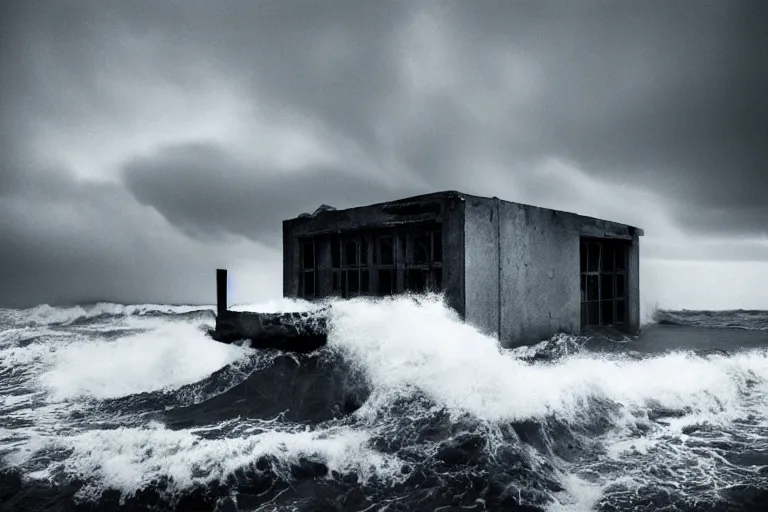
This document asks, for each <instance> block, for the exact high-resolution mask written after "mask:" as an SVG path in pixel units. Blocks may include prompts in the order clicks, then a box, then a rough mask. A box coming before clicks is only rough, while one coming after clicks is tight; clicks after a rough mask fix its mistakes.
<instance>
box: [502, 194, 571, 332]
mask: <svg viewBox="0 0 768 512" xmlns="http://www.w3.org/2000/svg"><path fill="white" fill-rule="evenodd" d="M569 217H570V216H569V215H567V214H562V213H559V212H556V211H553V210H546V209H543V208H536V207H531V206H525V205H520V204H515V203H508V202H505V201H502V202H501V203H500V205H499V220H500V227H499V232H500V237H499V241H500V247H501V279H500V283H501V293H500V295H501V300H500V303H499V306H500V315H501V333H500V340H501V342H502V344H504V345H505V346H517V345H522V344H527V343H531V342H537V341H541V340H543V339H546V338H548V337H550V336H552V335H553V334H555V333H558V332H578V331H579V329H580V322H581V318H580V315H581V295H580V280H579V231H578V229H574V228H575V226H574V225H573V222H572V219H570V218H569ZM569 221H571V222H569Z"/></svg>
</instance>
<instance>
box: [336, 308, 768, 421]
mask: <svg viewBox="0 0 768 512" xmlns="http://www.w3.org/2000/svg"><path fill="white" fill-rule="evenodd" d="M333 311H334V312H333V317H332V326H333V327H332V332H331V337H330V344H331V346H333V347H337V348H338V349H340V350H343V351H344V352H346V353H347V354H349V355H350V356H351V357H352V358H353V360H354V361H356V362H358V363H359V364H361V365H363V367H364V368H365V371H366V372H367V374H368V376H369V377H370V378H371V379H372V381H373V382H374V384H375V388H377V389H379V390H382V389H392V390H400V389H402V388H404V387H408V386H412V387H415V388H418V389H420V390H421V391H423V392H425V393H426V394H427V395H429V396H430V397H432V398H433V399H434V400H436V401H437V402H438V403H439V404H441V405H444V406H447V407H449V408H451V409H454V410H456V411H458V412H469V413H471V414H474V415H476V416H477V417H479V418H482V419H487V420H489V421H503V420H513V421H514V420H526V419H537V418H538V419H541V418H544V417H546V416H548V415H551V414H557V415H558V416H559V417H564V418H567V419H569V420H570V421H578V420H579V419H580V417H582V416H583V415H584V414H585V412H586V411H585V406H586V404H587V400H588V399H590V398H604V399H608V400H611V401H613V402H615V403H618V404H620V405H622V406H625V407H624V410H626V411H631V410H637V409H638V408H640V409H645V408H648V407H651V406H656V407H664V408H668V409H675V410H679V409H683V408H685V407H689V408H691V409H692V410H693V411H694V412H695V413H698V414H699V415H706V416H707V417H708V418H709V419H710V420H717V419H718V418H719V419H721V420H724V421H727V420H730V419H732V418H733V417H735V416H737V415H740V414H743V413H744V411H743V405H744V404H743V394H742V392H743V391H744V390H746V388H747V381H748V380H749V379H752V380H756V381H758V382H759V383H760V384H759V385H761V386H765V385H766V384H765V383H766V382H768V354H767V353H766V352H765V351H761V352H755V353H751V354H749V355H742V356H736V357H732V358H727V357H715V356H712V357H708V358H702V357H697V356H694V355H691V354H685V353H670V354H666V355H660V356H657V357H651V358H647V359H641V360H627V359H617V358H610V359H609V358H605V357H601V356H599V355H596V354H577V355H574V356H570V357H565V358H563V359H561V360H559V361H558V362H557V363H556V364H546V363H540V364H529V363H526V362H522V361H520V360H518V359H516V358H514V357H511V355H509V354H505V353H503V352H502V351H501V350H500V349H499V346H498V343H497V341H496V339H495V338H493V337H489V336H486V335H483V334H482V333H480V332H478V331H477V330H476V329H474V328H473V327H471V326H469V325H467V324H463V323H461V322H459V321H458V319H457V318H456V315H455V314H454V313H453V312H452V311H451V310H449V309H448V308H446V307H445V306H444V304H443V303H442V302H441V300H440V298H439V297H434V298H431V299H418V300H414V299H409V298H401V297H398V298H394V299H388V300H382V301H376V304H375V305H374V304H373V303H372V301H368V300H354V301H344V302H338V303H335V304H334V305H333ZM383 398H386V394H385V395H383Z"/></svg>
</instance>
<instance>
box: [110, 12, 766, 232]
mask: <svg viewBox="0 0 768 512" xmlns="http://www.w3.org/2000/svg"><path fill="white" fill-rule="evenodd" d="M329 6H332V7H329ZM229 7H231V4H224V5H223V6H220V5H216V6H214V5H211V4H200V5H197V7H196V8H194V9H189V10H185V11H184V13H180V12H178V13H177V12H176V11H171V10H169V9H168V8H167V7H166V8H159V10H160V12H159V13H155V14H157V15H155V14H153V15H148V14H147V11H146V10H145V8H144V7H142V8H141V9H139V8H136V9H135V10H133V11H131V12H127V13H123V14H122V15H120V16H119V19H121V20H123V21H124V22H125V23H126V24H128V25H129V26H130V27H131V29H132V30H134V31H141V32H142V33H149V34H153V35H154V36H155V37H156V38H157V39H158V42H159V43H160V44H161V47H162V48H164V49H166V50H167V51H168V55H169V56H179V55H180V56H181V57H182V58H183V59H188V60H189V61H195V60H196V59H198V60H199V61H200V62H205V63H206V64H207V65H210V66H211V69H212V72H221V73H227V74H229V75H230V76H232V78H233V80H236V81H239V82H241V83H243V84H244V85H245V86H246V87H247V88H248V89H247V90H250V91H252V94H253V95H254V97H259V98H264V99H265V100H266V101H274V102H277V103H278V104H285V105H290V106H291V107H292V108H295V109H298V110H299V111H301V112H304V113H306V114H307V115H308V116H311V117H312V118H313V119H317V120H319V121H320V122H322V123H323V124H325V125H327V126H330V127H332V129H333V130H335V131H336V132H338V133H340V134H342V135H344V136H346V137H348V138H349V139H351V140H354V141H355V142H356V143H358V144H360V145H361V146H363V147H364V148H365V149H366V150H367V151H368V153H369V154H370V155H372V156H373V157H374V158H379V159H382V160H383V159H384V158H385V156H386V154H387V152H392V153H394V154H396V155H397V157H398V158H399V159H400V160H401V161H402V162H403V163H404V165H405V166H406V167H408V168H409V169H411V170H412V171H413V172H415V173H418V174H421V175H422V176H423V177H424V178H425V179H426V180H427V182H428V183H434V184H435V186H436V188H443V187H441V186H440V185H439V184H440V183H446V182H447V183H446V185H448V186H451V187H454V186H455V187H459V188H460V187H461V186H462V185H465V184H466V183H468V182H471V181H472V179H473V178H472V177H471V173H472V171H473V168H472V162H473V159H474V160H476V161H480V160H482V159H483V158H488V156H489V155H495V156H494V158H495V159H496V161H497V162H498V163H499V164H500V165H501V166H506V167H507V168H508V169H509V172H510V173H525V171H524V170H520V169H524V168H525V167H526V165H530V164H531V162H534V161H535V160H536V159H537V158H541V157H542V156H543V155H549V156H557V157H562V158H566V159H568V160H570V161H573V162H575V163H576V164H578V165H579V166H580V168H582V169H583V170H585V171H586V172H587V173H590V174H593V175H596V176H600V177H602V178H604V179H606V180H608V181H616V182H622V183H631V184H635V185H636V186H639V187H643V188H648V189H652V190H654V191H656V192H657V193H659V194H662V195H666V196H668V200H669V206H670V209H671V211H672V212H673V214H674V215H675V218H676V220H677V221H678V222H679V223H680V224H681V226H682V227H684V228H689V229H693V230H696V231H699V232H702V233H707V232H711V233H716V234H728V233H731V234H744V233H756V232H760V231H761V230H762V229H764V222H765V221H766V219H768V209H767V208H768V202H767V201H765V197H767V196H768V166H766V162H768V149H766V145H765V144H764V141H765V140H767V139H768V108H767V104H766V99H765V94H764V93H763V91H765V90H768V72H767V71H766V70H768V57H767V56H766V48H768V45H767V44H766V36H765V34H766V32H767V31H766V30H765V23H766V8H765V7H764V4H763V3H761V2H729V3H724V2H698V1H697V2H693V1H691V2H579V3H573V2H472V3H459V2H440V3H429V4H427V3H411V4H402V3H359V2H352V3H338V2H337V3H332V4H328V5H322V4H317V3H305V2H299V3H295V2H290V3H260V4H250V5H249V6H247V7H243V6H242V5H240V6H238V7H240V8H238V9H230V8H229ZM153 13H154V9H153ZM423 13H425V14H423ZM422 14H423V15H422ZM441 45H443V46H444V48H441ZM419 52H421V53H422V54H423V55H422V56H421V58H420V60H417V69H416V71H417V73H424V74H425V75H427V76H425V77H422V78H419V79H418V81H419V83H418V84H416V85H414V83H413V81H414V80H416V77H413V76H409V75H408V69H404V67H403V62H404V61H407V60H408V59H409V58H411V57H412V56H413V55H414V54H418V53H419ZM441 52H444V53H446V54H447V57H446V56H443V57H442V60H441ZM505 55H512V56H520V57H521V58H523V59H524V60H525V61H526V62H528V64H530V66H529V67H530V69H527V68H526V67H525V66H523V67H518V68H515V67H514V66H513V67H512V69H511V71H510V72H511V74H512V76H511V77H510V78H509V80H511V81H512V82H520V81H525V80H528V78H526V77H525V76H522V75H524V74H526V73H528V72H533V73H535V74H536V76H535V77H533V78H531V80H533V87H535V90H534V91H532V92H531V94H530V95H529V96H528V97H526V98H525V102H523V103H522V104H520V105H518V104H516V102H517V101H518V100H519V98H518V97H517V96H518V95H519V94H520V91H518V90H516V89H515V87H514V86H510V84H509V83H508V82H509V80H508V81H506V82H505V81H504V80H503V79H502V78H500V76H501V75H502V74H503V72H504V71H503V70H502V69H500V67H501V65H502V64H501V63H500V60H499V57H503V56H505ZM419 67H421V68H422V69H418V68H419ZM432 68H434V69H432ZM430 73H432V75H430ZM425 85H426V88H427V89H429V90H430V91H429V92H425V91H424V88H425ZM513 85H514V84H513ZM432 89H434V90H432ZM477 91H480V92H481V93H482V95H483V96H484V98H483V99H484V100H485V101H486V102H487V103H488V104H490V105H492V106H491V107H489V108H488V110H487V111H486V110H480V111H478V110H477V105H476V104H474V103H471V102H469V100H468V98H469V97H470V96H472V94H473V93H475V94H476V92H477ZM493 112H495V113H497V115H496V116H492V115H490V114H491V113H493ZM515 126H523V127H524V131H523V133H521V131H520V130H519V129H515V128H514V127H515ZM533 199H535V198H533ZM692 211H694V212H696V211H701V212H705V213H706V212H711V211H717V212H718V214H717V218H716V219H715V220H714V221H710V220H707V219H708V217H711V215H706V214H705V215H696V214H694V215H691V212H692Z"/></svg>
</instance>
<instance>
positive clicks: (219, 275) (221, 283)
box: [216, 268, 227, 315]
mask: <svg viewBox="0 0 768 512" xmlns="http://www.w3.org/2000/svg"><path fill="white" fill-rule="evenodd" d="M226 311H227V270H226V269H224V268H220V269H217V270H216V312H217V313H218V314H219V315H220V314H222V313H226Z"/></svg>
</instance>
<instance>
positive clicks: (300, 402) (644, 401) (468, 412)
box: [0, 296, 768, 511]
mask: <svg viewBox="0 0 768 512" xmlns="http://www.w3.org/2000/svg"><path fill="white" fill-rule="evenodd" d="M112 306H115V305H112ZM112 306H110V307H106V306H105V305H101V306H99V307H98V308H97V307H96V306H88V307H86V308H84V309H83V311H85V313H82V312H80V311H78V310H76V309H73V308H64V309H62V310H61V311H57V310H56V308H47V307H45V308H43V307H40V308H33V309H30V310H23V311H15V312H13V314H10V313H8V311H10V310H5V311H4V312H3V315H5V316H4V317H3V318H5V324H4V325H5V326H6V327H5V328H4V331H3V333H2V338H1V339H2V341H1V342H0V396H2V399H1V401H0V456H2V463H1V464H2V466H3V468H4V469H3V470H2V471H3V472H2V476H0V492H1V493H4V494H3V496H5V499H6V501H7V504H8V506H9V507H10V509H11V510H22V509H23V508H24V507H25V506H30V504H32V505H34V506H36V507H38V508H39V509H45V508H46V507H47V508H48V509H50V510H57V509H59V508H66V507H67V506H69V505H67V504H71V503H90V504H97V505H98V506H101V507H115V508H119V507H121V506H122V507H125V508H126V509H128V508H131V507H133V508H134V509H135V508H141V507H150V506H159V507H165V508H167V507H177V509H178V510H188V509H191V508H197V509H202V510H214V509H218V510H234V509H240V510H255V509H259V510H282V509H293V510H317V509H320V508H324V509H328V510H365V509H369V508H370V509H371V510H378V509H384V508H386V509H387V510H435V509H438V508H440V507H449V508H450V507H454V508H463V509H466V510H483V509H489V510H514V509H515V508H520V509H527V510H605V511H608V510H627V509H633V510H658V509H660V508H664V507H667V508H669V509H677V510H718V509H726V508H727V507H733V509H734V510H736V509H738V510H744V509H748V508H749V507H750V506H755V507H758V506H760V505H761V504H762V503H764V502H763V501H762V500H764V499H768V494H767V493H768V434H766V432H768V428H766V427H768V349H766V348H759V349H750V350H741V349H739V348H738V347H732V350H729V352H728V354H724V353H709V354H702V353H700V352H695V351H692V350H684V349H681V350H673V351H663V352H660V353H647V352H646V353H643V352H638V351H635V350H633V349H634V348H635V346H636V345H638V344H640V343H641V342H642V339H640V340H633V341H632V340H630V341H623V342H622V343H619V344H614V345H615V347H614V348H616V347H618V349H616V350H610V351H608V350H600V349H596V348H595V345H594V344H593V343H592V340H590V339H589V338H587V337H574V336H568V335H558V336H555V337H553V338H552V339H549V340H542V342H541V343H539V344H536V345H533V346H531V347H520V348H516V349H503V348H501V347H500V346H499V345H498V343H497V342H496V340H495V339H493V338H491V337H488V336H486V335H484V334H482V333H480V332H478V331H477V330H476V329H474V328H473V327H471V326H469V325H467V324H465V323H463V322H461V321H460V319H459V318H458V317H457V315H455V314H454V313H453V312H452V310H450V309H449V308H447V307H446V306H445V304H444V303H443V302H442V300H441V297H439V296H427V297H395V298H387V299H377V300H363V299H359V300H350V301H343V302H333V303H332V311H333V313H332V315H331V317H330V318H329V325H330V337H329V342H328V345H327V346H326V347H324V348H323V349H321V350H319V351H318V352H316V353H314V354H309V355H302V356H294V355H290V354H284V353H280V352H278V351H256V350H253V349H251V348H249V347H248V345H247V344H240V345H238V344H236V345H224V344H219V343H216V342H214V341H213V340H211V339H210V338H209V337H208V336H207V334H206V330H207V329H208V328H210V327H211V326H212V325H213V322H214V316H213V314H212V308H198V307H193V306H146V305H145V306H121V307H114V308H112V309H110V308H111V307H112ZM311 307H312V305H311V304H308V303H303V302H294V301H288V300H282V301H275V302H272V303H270V304H265V305H244V306H241V307H240V309H246V310H257V311H287V310H304V309H309V308H311ZM89 308H91V309H89ZM121 308H122V309H121ZM195 308H197V309H195ZM89 315H90V316H89ZM11 317H13V318H11ZM9 318H10V320H9ZM662 323H664V322H662ZM659 327H660V328H663V325H662V326H659ZM665 332H666V331H665ZM669 335H670V336H677V335H678V331H677V330H671V331H670V334H669ZM755 335H756V336H757V335H761V333H760V331H759V330H755ZM721 341H722V340H721ZM726 341H727V340H726ZM601 346H602V345H601ZM759 509H760V508H755V510H759Z"/></svg>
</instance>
